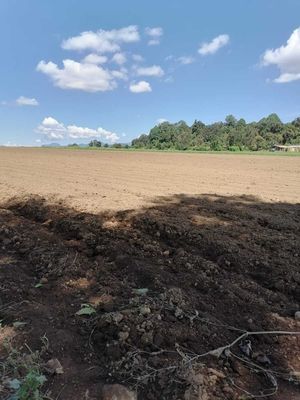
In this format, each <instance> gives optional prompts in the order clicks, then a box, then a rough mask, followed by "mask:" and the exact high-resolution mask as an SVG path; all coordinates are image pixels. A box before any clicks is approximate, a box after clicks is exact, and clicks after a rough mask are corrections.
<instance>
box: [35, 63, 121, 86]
mask: <svg viewBox="0 0 300 400" xmlns="http://www.w3.org/2000/svg"><path fill="white" fill-rule="evenodd" d="M37 71H40V72H42V73H44V74H46V75H48V76H49V77H50V78H51V80H52V81H53V82H54V85H55V86H57V87H59V88H61V89H77V90H83V91H86V92H105V91H108V90H113V89H115V88H116V87H117V83H116V81H115V76H113V74H112V73H111V72H110V71H109V70H107V69H104V68H103V67H101V66H99V65H96V64H89V63H85V62H81V63H80V62H77V61H74V60H63V68H59V67H58V66H57V64H54V63H53V62H52V61H50V62H48V63H46V62H45V61H40V62H39V64H38V66H37Z"/></svg>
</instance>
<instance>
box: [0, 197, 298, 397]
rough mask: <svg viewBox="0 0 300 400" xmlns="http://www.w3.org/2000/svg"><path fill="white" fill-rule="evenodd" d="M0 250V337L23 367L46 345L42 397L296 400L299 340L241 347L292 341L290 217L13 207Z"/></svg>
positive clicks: (294, 258) (168, 202) (206, 208)
mask: <svg viewBox="0 0 300 400" xmlns="http://www.w3.org/2000/svg"><path fill="white" fill-rule="evenodd" d="M0 245H1V247H0V288H1V298H0V320H2V337H1V336H0V337H1V338H3V339H5V338H6V339H7V340H8V339H10V342H11V345H13V346H14V347H15V348H17V349H19V351H20V352H21V353H24V352H26V348H25V347H24V343H25V342H26V343H27V345H28V347H29V348H30V349H31V350H32V351H35V350H38V349H39V348H40V347H41V338H42V339H43V340H42V342H43V344H44V345H43V352H42V355H41V370H43V371H45V374H46V376H47V379H48V380H47V382H46V383H45V384H44V385H43V390H44V391H45V392H47V396H48V397H51V398H63V399H66V400H68V399H70V400H71V399H72V400H77V399H78V400H79V399H95V400H96V399H99V396H100V392H101V387H102V385H103V384H104V383H114V382H117V383H123V384H125V385H127V386H128V387H131V388H133V389H135V390H136V391H137V393H138V395H139V397H138V398H139V399H147V400H148V399H149V400H150V399H152V400H154V399H158V398H160V399H168V400H169V399H200V398H201V399H224V398H225V399H242V398H248V397H250V396H251V395H252V396H253V397H254V398H255V397H261V396H263V395H266V396H270V395H271V394H273V393H274V396H273V398H275V399H281V400H282V399H296V398H299V393H300V392H299V386H298V385H297V383H299V375H297V373H296V371H299V369H300V354H299V349H300V346H299V345H300V338H299V336H296V335H276V334H259V335H250V336H247V335H244V334H245V332H249V333H251V332H252V333H253V332H258V331H259V332H265V331H279V330H281V331H297V330H298V331H299V330H300V323H299V322H297V321H295V319H294V315H295V312H296V311H298V310H299V309H300V305H299V299H300V271H299V245H300V206H299V205H295V204H287V203H274V204H271V203H262V202H259V201H258V200H257V199H256V198H254V197H245V196H242V197H224V196H201V197H191V196H173V197H168V198H160V199H157V200H156V204H155V205H154V206H153V207H151V208H144V209H142V210H141V209H139V210H136V211H134V210H130V211H122V212H116V213H112V212H110V213H101V214H97V215H94V214H88V213H78V212H76V211H75V210H72V209H70V208H66V207H64V206H63V204H49V203H47V201H46V200H45V199H43V198H39V197H36V198H25V199H21V200H20V199H15V200H12V201H10V202H9V203H7V204H5V205H2V209H1V210H0ZM16 322H19V324H18V323H17V324H16ZM20 322H21V325H20ZM23 323H24V324H23ZM241 335H244V337H242V338H241V339H240V340H238V341H237V342H236V343H235V344H234V345H232V346H228V347H226V348H223V347H224V346H226V345H228V344H230V343H232V342H234V341H235V339H236V338H238V337H240V336H241ZM45 338H46V339H45ZM45 341H46V342H47V345H46V346H45ZM3 342H4V341H3ZM22 346H23V347H22ZM220 348H223V349H222V350H221V351H220V350H218V351H217V352H214V353H213V350H216V349H220ZM207 353H208V354H207ZM212 353H213V354H212ZM216 355H218V357H216ZM1 357H2V363H3V364H2V365H4V364H5V360H7V346H6V347H5V346H4V347H3V348H2V349H1ZM53 358H54V359H56V358H57V359H58V360H59V362H60V364H61V365H62V367H63V371H64V373H63V374H54V375H49V371H48V372H47V369H45V368H44V364H45V363H46V362H47V361H49V360H50V359H53ZM16 373H17V374H18V377H19V378H20V379H21V378H22V371H17V372H16V371H15V372H14V374H16ZM14 374H13V373H12V371H11V370H6V372H5V374H3V376H4V378H3V382H2V384H3V385H2V386H1V385H0V393H1V391H2V393H4V395H8V393H9V392H10V390H9V389H8V388H7V384H6V383H7V382H8V381H10V380H11V379H13V378H15V376H14ZM298 374H299V373H298ZM5 382H6V383H5ZM243 396H244V397H243Z"/></svg>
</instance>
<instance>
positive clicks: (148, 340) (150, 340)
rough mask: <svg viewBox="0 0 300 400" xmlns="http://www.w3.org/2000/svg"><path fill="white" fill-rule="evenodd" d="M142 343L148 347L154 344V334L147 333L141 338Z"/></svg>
mask: <svg viewBox="0 0 300 400" xmlns="http://www.w3.org/2000/svg"><path fill="white" fill-rule="evenodd" d="M141 342H142V343H143V344H144V345H145V346H148V345H149V344H151V343H153V333H152V332H145V333H144V334H143V335H142V337H141Z"/></svg>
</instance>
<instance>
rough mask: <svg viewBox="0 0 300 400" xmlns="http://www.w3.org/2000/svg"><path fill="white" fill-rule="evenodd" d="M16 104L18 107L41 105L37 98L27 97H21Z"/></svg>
mask: <svg viewBox="0 0 300 400" xmlns="http://www.w3.org/2000/svg"><path fill="white" fill-rule="evenodd" d="M16 103H17V105H18V106H38V105H39V103H38V101H37V100H36V99H35V98H29V97H25V96H20V97H19V98H18V99H17V100H16Z"/></svg>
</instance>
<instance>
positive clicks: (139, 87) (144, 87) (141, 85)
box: [129, 81, 152, 93]
mask: <svg viewBox="0 0 300 400" xmlns="http://www.w3.org/2000/svg"><path fill="white" fill-rule="evenodd" d="M129 90H130V91H131V92H132V93H143V92H152V88H151V86H150V83H149V82H146V81H139V82H137V83H132V84H131V85H130V86H129Z"/></svg>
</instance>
